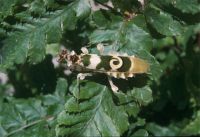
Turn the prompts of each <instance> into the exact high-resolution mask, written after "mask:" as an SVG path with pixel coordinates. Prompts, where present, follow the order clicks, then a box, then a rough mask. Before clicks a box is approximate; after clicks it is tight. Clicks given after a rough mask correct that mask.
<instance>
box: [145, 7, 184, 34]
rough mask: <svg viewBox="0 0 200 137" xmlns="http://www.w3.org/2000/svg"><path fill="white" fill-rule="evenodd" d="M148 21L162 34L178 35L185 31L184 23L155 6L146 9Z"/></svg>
mask: <svg viewBox="0 0 200 137" xmlns="http://www.w3.org/2000/svg"><path fill="white" fill-rule="evenodd" d="M145 16H146V19H147V22H148V23H149V24H150V25H151V26H152V27H153V28H154V29H155V30H156V31H157V32H159V33H160V34H162V35H166V36H177V35H181V34H182V33H183V27H182V25H181V24H180V23H179V22H178V21H176V20H175V19H173V18H172V16H170V14H167V13H165V12H162V11H161V10H158V9H156V8H155V7H154V8H149V9H147V10H146V11H145Z"/></svg>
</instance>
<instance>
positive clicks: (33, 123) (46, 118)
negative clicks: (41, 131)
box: [5, 116, 54, 137]
mask: <svg viewBox="0 0 200 137" xmlns="http://www.w3.org/2000/svg"><path fill="white" fill-rule="evenodd" d="M49 119H54V117H53V116H48V117H45V118H42V119H39V120H36V121H33V122H32V123H29V124H27V125H25V126H22V127H20V128H19V129H16V130H14V131H12V132H10V133H8V134H7V135H6V136H5V137H9V136H11V135H13V134H15V133H17V132H19V131H22V130H24V129H26V128H28V127H31V126H33V125H35V124H38V123H40V122H42V121H47V120H49Z"/></svg>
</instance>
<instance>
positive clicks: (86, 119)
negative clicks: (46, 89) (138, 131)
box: [56, 82, 128, 136]
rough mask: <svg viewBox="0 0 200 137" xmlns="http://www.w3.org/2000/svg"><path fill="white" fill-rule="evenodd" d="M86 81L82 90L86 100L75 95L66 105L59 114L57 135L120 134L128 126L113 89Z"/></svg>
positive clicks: (126, 118) (81, 92)
mask: <svg viewBox="0 0 200 137" xmlns="http://www.w3.org/2000/svg"><path fill="white" fill-rule="evenodd" d="M85 84H86V85H84V86H81V88H80V93H79V94H80V95H79V99H80V100H83V101H81V102H79V100H77V99H76V98H74V97H72V98H71V99H69V100H68V101H67V103H66V104H65V111H63V112H61V113H60V114H59V116H58V125H57V128H56V133H57V135H60V136H66V135H67V136H71V135H73V136H79V135H83V136H99V135H102V136H120V135H121V134H122V133H124V132H125V131H126V130H127V128H128V117H127V114H126V112H125V111H124V109H123V107H122V106H116V105H115V104H114V102H113V100H112V95H111V93H110V92H111V91H110V90H108V89H107V88H106V87H105V86H101V85H99V84H95V83H92V82H87V83H85ZM86 95H88V96H86ZM119 112H120V113H119ZM102 122H103V123H106V124H102Z"/></svg>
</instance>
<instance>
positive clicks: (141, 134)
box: [131, 129, 149, 137]
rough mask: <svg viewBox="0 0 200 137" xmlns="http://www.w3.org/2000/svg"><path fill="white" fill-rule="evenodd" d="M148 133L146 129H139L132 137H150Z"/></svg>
mask: <svg viewBox="0 0 200 137" xmlns="http://www.w3.org/2000/svg"><path fill="white" fill-rule="evenodd" d="M148 135H149V134H148V132H147V131H146V130H145V129H139V130H137V131H136V132H135V133H134V134H133V135H131V137H138V136H143V137H144V136H148Z"/></svg>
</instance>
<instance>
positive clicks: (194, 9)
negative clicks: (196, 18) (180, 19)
mask: <svg viewBox="0 0 200 137" xmlns="http://www.w3.org/2000/svg"><path fill="white" fill-rule="evenodd" d="M155 2H157V3H159V4H161V5H165V6H173V7H175V8H177V9H179V10H181V11H182V12H183V13H191V14H196V13H198V12H200V4H199V1H198V0H190V1H188V0H173V1H172V0H158V1H155Z"/></svg>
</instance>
